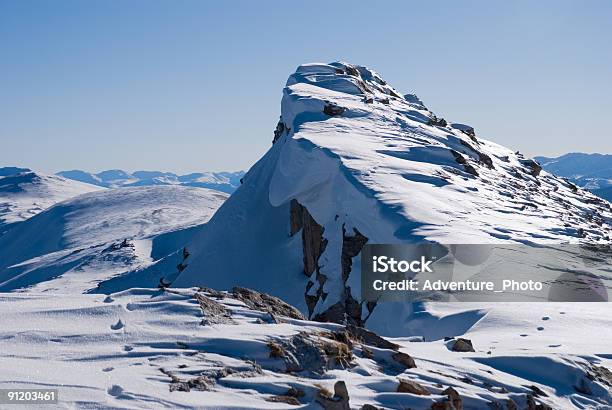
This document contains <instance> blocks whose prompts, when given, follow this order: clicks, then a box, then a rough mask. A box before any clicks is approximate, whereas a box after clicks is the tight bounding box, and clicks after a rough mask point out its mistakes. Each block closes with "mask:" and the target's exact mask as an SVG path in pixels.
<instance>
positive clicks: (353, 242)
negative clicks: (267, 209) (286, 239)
mask: <svg viewBox="0 0 612 410" xmlns="http://www.w3.org/2000/svg"><path fill="white" fill-rule="evenodd" d="M289 225H290V227H289V229H290V231H289V233H290V235H292V236H293V235H295V234H297V233H298V232H300V231H301V232H302V252H303V259H304V274H305V275H306V276H308V277H309V278H311V281H310V282H309V283H308V286H307V288H306V291H305V293H304V298H305V301H306V305H307V307H308V311H309V312H308V313H309V316H312V314H313V313H314V310H315V307H316V305H317V303H319V301H320V300H321V299H324V298H325V297H326V294H325V292H324V285H325V282H326V281H327V276H326V275H325V273H323V272H321V269H320V267H319V258H320V257H321V255H322V254H323V252H325V249H326V247H327V243H328V242H327V239H325V238H324V236H323V234H324V231H325V230H324V228H323V227H322V226H321V225H319V224H318V223H317V221H315V219H314V218H313V217H312V215H310V213H309V212H308V209H306V207H304V206H303V205H301V204H300V203H299V202H298V201H297V200H295V199H293V200H291V203H290V208H289ZM367 241H368V238H367V237H365V236H364V235H363V234H361V232H359V230H358V229H357V228H353V235H348V234H347V232H346V229H345V227H344V226H343V227H342V250H341V254H340V258H341V264H342V281H343V282H344V284H345V288H344V291H343V294H342V298H341V300H340V301H338V302H336V303H335V304H333V305H332V306H330V307H329V308H328V309H327V310H325V311H324V312H321V313H318V314H317V315H315V317H314V320H317V321H321V322H335V323H349V324H353V325H356V326H363V324H364V320H363V318H362V316H361V310H362V309H361V302H359V301H357V300H356V299H355V298H354V297H353V295H352V294H351V289H350V287H348V286H346V282H347V281H348V278H349V275H350V273H351V269H352V264H353V261H352V259H353V258H354V257H355V256H357V255H359V253H360V252H361V249H362V248H363V246H364V245H365V244H366V243H367ZM315 273H316V275H315V277H314V278H312V277H313V274H315ZM312 279H314V280H312ZM313 286H317V288H316V290H315V291H314V292H313V291H312V288H313ZM373 308H374V305H371V304H370V305H368V309H373Z"/></svg>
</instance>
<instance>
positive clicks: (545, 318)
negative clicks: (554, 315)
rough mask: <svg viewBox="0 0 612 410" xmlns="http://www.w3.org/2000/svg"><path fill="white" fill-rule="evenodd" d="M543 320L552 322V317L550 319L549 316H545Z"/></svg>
mask: <svg viewBox="0 0 612 410" xmlns="http://www.w3.org/2000/svg"><path fill="white" fill-rule="evenodd" d="M542 320H550V317H548V316H544V317H543V318H542Z"/></svg>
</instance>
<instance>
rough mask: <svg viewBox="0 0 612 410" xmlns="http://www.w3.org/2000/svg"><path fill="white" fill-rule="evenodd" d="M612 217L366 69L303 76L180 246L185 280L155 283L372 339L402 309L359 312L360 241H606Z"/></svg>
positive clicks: (295, 78)
mask: <svg viewBox="0 0 612 410" xmlns="http://www.w3.org/2000/svg"><path fill="white" fill-rule="evenodd" d="M611 218H612V213H611V211H610V204H609V203H608V202H606V201H603V200H601V199H600V198H597V197H595V196H594V195H592V194H590V193H589V192H586V191H583V190H580V189H579V188H577V187H575V186H574V185H572V184H570V183H568V182H566V181H565V180H563V179H560V178H557V177H555V176H553V175H551V174H548V173H546V172H544V171H542V170H541V167H540V166H539V164H537V162H535V161H533V160H531V159H528V158H525V157H523V156H522V155H521V154H519V153H518V152H516V153H515V152H513V151H512V150H510V149H508V148H505V147H502V146H500V145H498V144H495V143H492V142H489V141H487V140H485V139H483V138H481V136H480V135H478V134H477V133H476V132H475V130H474V128H472V127H471V126H467V125H464V124H460V123H450V122H447V121H446V120H444V119H443V118H440V117H438V116H436V115H435V114H434V113H433V112H431V111H430V110H428V109H427V108H426V107H425V105H424V104H423V102H422V101H420V100H419V99H418V97H416V96H414V95H411V96H409V97H408V98H407V97H404V96H402V95H401V94H400V92H399V91H397V90H395V89H394V88H393V87H391V86H390V85H389V84H387V83H386V82H385V81H384V80H383V79H382V78H381V77H380V76H379V75H378V74H377V73H375V72H374V71H372V70H370V69H368V68H365V67H361V66H355V65H350V64H347V63H332V64H308V65H303V66H300V67H298V69H297V70H296V72H295V73H294V74H292V75H291V76H290V77H289V80H288V81H287V86H286V87H285V89H284V92H283V99H282V105H281V118H280V120H279V122H278V124H277V126H276V130H275V132H274V144H273V146H272V147H271V148H270V150H269V151H268V152H267V153H266V154H265V155H264V157H263V158H262V159H261V160H260V161H259V162H257V164H255V165H254V166H253V167H252V168H251V170H250V171H249V172H248V173H247V174H246V175H245V177H244V184H243V185H242V186H241V187H240V188H239V189H238V190H237V191H236V192H235V193H234V195H232V197H231V198H230V199H229V200H228V201H227V202H225V203H224V205H223V206H222V207H221V208H220V209H219V210H218V211H217V213H216V214H215V215H214V217H213V218H212V219H211V221H210V222H209V223H208V224H207V226H205V227H204V228H203V229H202V231H201V235H200V237H199V238H197V239H195V240H194V242H193V244H192V245H190V249H191V250H192V256H191V258H190V260H189V263H188V266H187V267H186V269H184V270H182V271H181V272H180V274H176V273H175V274H170V275H168V277H167V278H165V280H167V281H168V282H173V285H174V286H195V285H208V286H211V287H215V288H220V289H228V288H231V287H232V286H233V285H236V284H239V285H242V286H247V287H252V288H255V289H258V290H263V291H266V292H269V293H272V294H275V295H277V296H280V297H282V298H284V299H285V300H287V301H289V302H290V303H292V304H294V305H296V306H298V307H299V308H300V309H301V310H302V311H303V312H305V313H307V314H309V315H310V317H313V318H316V319H318V320H331V321H342V320H347V318H348V320H349V321H354V322H355V323H357V324H363V323H364V322H365V321H366V319H367V325H368V326H373V327H374V328H377V327H379V326H381V325H384V323H385V322H386V318H388V317H397V318H398V320H401V318H402V317H407V315H409V314H410V311H409V309H410V308H409V307H406V306H391V305H386V306H385V307H382V306H381V307H378V308H376V309H374V308H373V306H369V305H368V304H365V303H363V302H362V301H360V300H359V299H360V297H359V286H360V285H359V254H360V251H361V248H362V247H363V245H364V244H365V243H411V242H418V241H423V240H426V241H437V242H441V243H491V242H514V243H536V242H537V243H540V242H549V243H560V242H572V241H592V242H609V241H610V220H611ZM175 258H176V259H173V260H171V261H164V264H165V265H164V266H173V265H176V264H177V263H181V259H180V255H176V256H175ZM219 272H227V274H219ZM177 273H178V272H177ZM390 309H394V310H393V311H391V310H390ZM389 315H393V316H389ZM379 329H381V330H384V329H382V328H380V327H379ZM391 331H392V332H393V333H396V334H397V333H398V332H399V333H401V326H399V325H394V327H393V329H391Z"/></svg>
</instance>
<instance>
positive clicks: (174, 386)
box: [159, 368, 216, 392]
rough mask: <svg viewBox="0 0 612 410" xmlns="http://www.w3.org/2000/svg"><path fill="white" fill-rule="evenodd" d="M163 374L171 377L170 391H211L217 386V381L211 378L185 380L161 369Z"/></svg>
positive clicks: (202, 377)
mask: <svg viewBox="0 0 612 410" xmlns="http://www.w3.org/2000/svg"><path fill="white" fill-rule="evenodd" d="M159 370H160V371H161V372H162V373H163V374H165V375H166V376H168V377H170V391H171V392H173V391H184V392H189V391H191V390H192V389H193V390H200V391H209V390H212V388H213V387H214V386H215V383H216V379H215V378H214V377H209V376H199V377H196V378H194V379H189V380H183V379H181V378H179V377H177V376H176V375H174V374H172V373H171V372H170V371H168V370H166V369H164V368H160V369H159Z"/></svg>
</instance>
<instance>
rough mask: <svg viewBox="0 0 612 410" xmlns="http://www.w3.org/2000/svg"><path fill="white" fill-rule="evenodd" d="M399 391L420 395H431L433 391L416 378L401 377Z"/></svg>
mask: <svg viewBox="0 0 612 410" xmlns="http://www.w3.org/2000/svg"><path fill="white" fill-rule="evenodd" d="M397 392H398V393H411V394H416V395H418V396H429V395H431V392H430V391H429V389H428V388H427V387H425V386H423V385H422V384H420V383H417V382H415V381H414V380H408V379H400V381H399V385H398V386H397Z"/></svg>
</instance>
